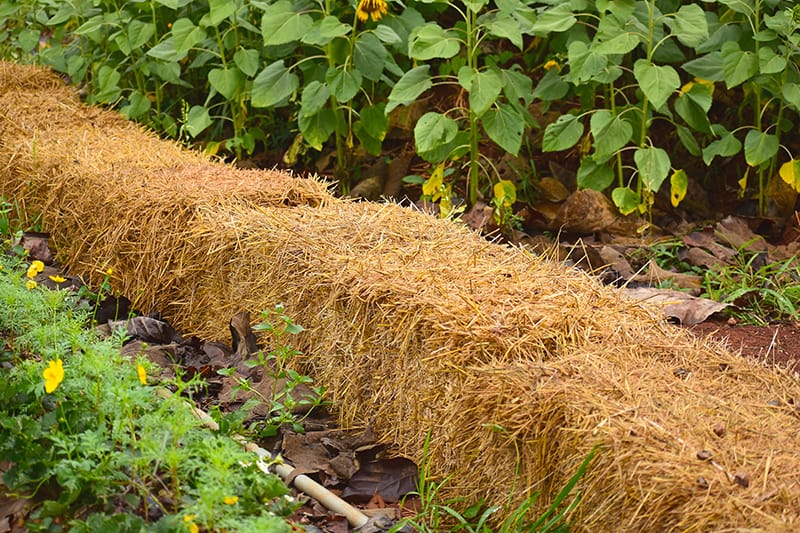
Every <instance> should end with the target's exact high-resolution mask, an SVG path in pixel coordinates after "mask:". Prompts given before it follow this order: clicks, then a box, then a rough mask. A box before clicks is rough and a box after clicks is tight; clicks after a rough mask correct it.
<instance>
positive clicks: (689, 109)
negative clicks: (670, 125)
mask: <svg viewBox="0 0 800 533" xmlns="http://www.w3.org/2000/svg"><path fill="white" fill-rule="evenodd" d="M699 85H700V84H696V85H695V86H694V87H692V89H691V90H690V91H689V92H684V93H682V94H680V95H679V96H678V98H676V99H675V111H676V112H677V113H678V115H679V116H680V117H681V118H682V119H683V120H685V121H686V123H687V124H688V125H689V126H691V127H692V128H694V129H695V131H699V132H701V133H705V134H706V135H711V122H709V120H708V115H707V114H706V110H704V109H703V108H702V107H701V106H700V104H698V103H697V102H698V99H696V98H692V97H691V91H693V90H694V89H695V87H697V86H699Z"/></svg>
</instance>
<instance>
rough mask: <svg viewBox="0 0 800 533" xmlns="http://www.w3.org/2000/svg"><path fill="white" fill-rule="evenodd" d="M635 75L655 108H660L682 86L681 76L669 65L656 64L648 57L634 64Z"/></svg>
mask: <svg viewBox="0 0 800 533" xmlns="http://www.w3.org/2000/svg"><path fill="white" fill-rule="evenodd" d="M633 76H634V77H635V78H636V81H638V82H639V87H640V88H641V89H642V92H644V94H645V96H647V98H648V99H649V100H650V103H651V104H653V107H654V108H655V109H660V108H661V106H663V105H664V104H665V103H666V102H667V99H668V98H669V97H670V95H671V94H672V93H674V92H675V91H676V90H677V89H678V87H680V86H681V78H680V76H678V73H677V72H675V69H674V68H672V67H671V66H669V65H654V64H652V63H648V62H647V60H646V59H638V60H636V63H634V64H633Z"/></svg>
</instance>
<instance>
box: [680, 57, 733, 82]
mask: <svg viewBox="0 0 800 533" xmlns="http://www.w3.org/2000/svg"><path fill="white" fill-rule="evenodd" d="M681 68H682V69H683V70H685V71H686V72H688V73H689V74H691V75H692V76H696V77H698V78H702V79H704V80H709V81H722V80H724V79H725V73H724V71H723V67H722V54H721V53H720V52H719V51H718V50H717V51H714V52H709V53H707V54H704V55H701V56H700V57H698V58H697V59H693V60H691V61H688V62H686V63H684V64H683V65H682V66H681Z"/></svg>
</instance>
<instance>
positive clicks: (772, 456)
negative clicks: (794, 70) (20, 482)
mask: <svg viewBox="0 0 800 533" xmlns="http://www.w3.org/2000/svg"><path fill="white" fill-rule="evenodd" d="M17 69H21V71H24V69H22V68H21V67H12V66H9V65H2V66H0V88H4V87H7V86H9V84H10V82H9V81H8V80H6V79H3V78H4V77H8V76H11V77H13V78H16V79H21V78H23V77H24V76H22V75H19V74H16V72H17ZM35 75H39V74H30V76H35ZM11 86H13V84H11ZM35 89H36V87H31V88H29V91H30V92H29V93H27V96H26V98H28V99H30V101H31V102H39V103H38V104H36V103H32V104H31V105H30V106H29V108H27V109H26V110H25V111H24V113H21V112H19V113H18V112H17V108H16V107H15V106H16V105H18V104H19V103H20V102H19V98H17V96H16V94H17V93H11V92H9V90H8V89H5V92H4V93H2V94H0V131H2V135H3V137H2V139H3V140H2V143H3V144H2V147H0V157H2V161H4V162H6V165H5V167H4V169H3V170H2V176H0V191H2V192H3V194H6V195H8V194H9V191H11V193H13V194H14V195H15V197H16V199H18V200H21V201H24V202H25V203H26V205H28V206H31V207H35V208H37V209H39V210H40V211H41V212H42V214H43V217H44V220H45V223H46V225H47V226H48V228H49V229H50V230H51V231H53V232H54V233H55V234H56V236H57V243H58V245H59V254H60V256H61V257H62V259H64V260H66V261H67V262H68V263H69V264H70V266H71V268H73V269H74V270H75V271H76V272H79V273H81V274H83V275H88V276H90V277H91V276H97V273H101V274H102V272H103V271H104V269H105V268H107V267H108V266H113V267H114V268H115V270H118V271H119V272H120V277H119V279H115V280H114V281H115V287H116V288H118V289H119V290H120V291H122V292H123V293H125V294H127V295H133V296H135V297H136V298H137V303H138V304H139V306H140V307H141V308H143V309H144V310H149V309H148V306H152V307H153V308H158V309H161V310H163V311H164V312H165V315H166V316H167V317H168V318H169V319H170V320H173V321H174V322H175V323H176V324H177V325H178V326H179V327H181V328H183V329H187V330H189V331H191V332H196V333H198V334H202V335H205V336H207V337H210V338H216V339H224V338H225V337H227V330H226V327H227V326H226V321H225V320H224V318H225V317H229V316H231V315H232V314H233V313H235V312H236V311H239V310H241V309H243V308H244V309H247V310H249V311H251V312H254V313H258V312H260V311H261V310H263V309H267V308H271V307H272V306H273V305H274V304H275V303H278V302H283V303H285V304H286V305H287V308H288V311H289V313H290V314H291V315H292V316H293V317H295V318H296V320H297V321H298V322H299V323H301V324H302V325H303V326H305V327H306V328H307V329H306V331H305V332H304V334H303V336H302V339H301V343H302V348H303V349H304V350H305V354H306V355H304V356H303V358H302V364H303V366H304V368H305V369H306V370H307V371H308V372H310V373H311V374H312V375H313V376H314V377H315V379H316V381H317V382H318V383H320V384H324V385H325V386H327V387H328V389H329V391H330V399H331V400H332V401H333V403H334V405H335V406H336V408H337V411H338V415H339V417H340V419H341V421H342V423H344V424H345V425H348V426H361V425H371V426H372V427H373V428H374V429H375V431H376V432H377V434H378V435H380V437H381V438H382V439H383V440H385V441H387V442H392V443H394V444H396V445H397V448H398V450H397V451H398V453H401V454H404V455H407V456H409V457H411V458H412V459H414V460H416V461H422V460H423V457H422V456H421V454H422V443H423V441H424V439H425V437H426V435H427V434H430V438H431V443H430V450H429V457H428V460H429V462H430V468H431V472H432V475H433V476H434V477H436V478H438V479H443V478H444V477H446V476H451V478H450V480H449V481H448V483H447V485H445V489H444V490H445V492H444V495H446V496H460V497H464V498H466V499H467V500H471V499H475V498H478V497H485V498H487V500H488V501H490V502H492V503H502V502H504V501H507V499H510V500H511V501H513V502H517V503H518V502H520V501H521V500H522V499H523V498H524V497H525V496H526V495H528V494H530V493H532V492H534V491H541V492H542V494H543V496H542V498H541V502H540V506H539V507H538V509H539V510H541V508H542V506H545V505H547V503H549V502H548V498H549V497H550V496H551V495H552V494H553V493H554V492H555V491H557V490H558V489H559V488H560V487H561V486H563V484H564V483H565V481H566V480H567V479H568V478H569V477H570V476H571V475H572V473H573V472H574V471H575V469H576V468H577V466H578V465H579V464H580V462H581V461H582V460H583V458H584V457H586V455H587V454H588V453H589V451H590V450H591V449H592V448H593V447H594V446H596V445H599V446H601V448H602V450H601V452H600V454H599V455H598V456H597V457H596V458H595V460H594V461H593V463H592V465H591V467H590V469H589V471H588V473H587V475H586V477H585V478H584V480H583V481H582V483H581V484H580V487H581V490H582V492H583V502H582V504H581V506H580V507H579V508H578V509H577V510H576V511H574V512H573V514H572V518H573V520H575V521H576V524H577V526H578V529H579V530H585V531H631V530H645V531H670V530H687V531H710V530H714V531H724V530H740V531H741V530H761V531H792V530H797V529H798V528H799V527H800V486H799V483H800V455H798V450H800V432H798V431H797V428H798V410H797V407H796V402H798V401H800V384H799V383H798V381H797V379H796V377H795V376H791V375H787V374H786V373H784V372H781V371H778V370H775V369H771V368H767V367H765V366H764V365H761V364H759V363H758V362H754V361H750V360H745V359H741V358H739V357H736V356H735V355H734V354H731V353H729V352H728V351H726V350H725V349H724V348H723V347H721V346H719V345H717V344H714V343H712V342H710V341H701V340H696V339H694V338H693V337H692V336H691V334H689V333H687V332H684V331H682V330H679V329H677V328H673V327H672V326H670V325H668V324H666V323H664V321H663V320H662V319H661V318H660V316H659V315H658V314H657V313H655V312H654V311H653V310H651V309H648V308H645V307H642V306H640V305H639V304H635V303H632V302H630V301H628V300H625V299H624V298H623V297H622V296H621V295H620V294H619V292H618V291H617V290H615V289H613V288H609V287H605V286H602V285H601V284H599V283H598V282H597V281H596V280H594V279H593V278H590V277H589V276H587V275H585V274H583V273H581V272H578V271H575V270H572V269H570V268H568V267H566V266H564V265H561V264H557V263H554V262H550V261H546V260H544V259H542V258H540V257H533V256H531V255H530V254H528V253H526V252H524V251H522V250H518V249H511V248H508V247H503V246H499V245H496V244H491V243H488V242H486V241H485V240H484V239H482V238H480V237H479V236H477V235H475V234H473V233H471V232H469V231H467V230H465V229H463V228H460V227H458V226H456V225H453V224H449V223H446V222H443V221H439V220H435V219H432V218H430V217H428V216H425V215H423V214H420V213H417V212H414V211H411V210H409V209H406V208H402V207H400V206H397V205H393V204H386V205H376V204H366V203H363V204H361V203H353V202H347V201H341V200H337V199H335V198H332V197H331V196H329V195H328V194H327V193H326V191H325V187H324V184H321V183H319V182H316V181H309V180H297V179H293V178H290V177H288V176H286V175H284V174H281V173H278V172H250V173H248V172H243V171H237V170H234V169H229V168H227V167H224V166H222V165H219V164H216V163H212V162H208V161H206V160H204V159H202V158H201V157H200V156H197V155H196V154H191V153H188V152H185V151H184V150H182V149H180V148H179V147H177V146H176V145H174V144H172V143H166V142H160V141H156V140H155V138H154V137H153V136H152V135H149V134H147V133H143V132H142V131H141V130H139V129H138V128H134V127H132V126H130V125H128V124H127V123H124V122H122V121H120V120H119V119H116V118H113V117H111V116H110V115H111V114H108V113H106V112H101V111H98V110H88V109H86V108H83V107H82V106H79V105H78V104H77V103H76V102H75V101H73V100H69V99H68V98H66V96H65V95H63V94H60V95H59V96H57V100H59V105H66V106H67V107H68V108H69V110H70V111H69V113H65V114H63V115H62V114H60V113H58V112H52V111H48V110H51V109H53V108H54V107H56V105H55V103H54V102H53V101H52V100H50V99H49V94H50V89H49V88H48V89H47V90H45V91H38V92H37V91H36V90H35ZM26 90H28V89H26ZM52 90H53V91H54V92H55V93H57V92H58V91H59V90H60V89H59V88H58V87H56V86H54V87H52ZM20 113H21V114H20ZM27 113H30V114H37V113H38V114H47V113H49V117H48V118H47V120H45V119H42V118H41V117H37V118H30V119H27V118H26V117H25V116H23V115H25V114H27ZM107 115H108V116H107ZM88 116H92V117H96V120H97V123H103V124H105V125H104V126H103V127H96V126H94V125H92V124H87V123H86V120H88V119H86V118H85V117H88ZM9 117H14V118H13V119H9ZM63 117H67V118H63ZM98 117H99V118H98ZM62 119H63V122H62V123H59V120H62ZM93 120H94V119H93ZM29 125H35V126H29ZM34 137H35V138H36V139H37V143H36V146H37V148H36V153H35V156H34V155H32V153H31V151H32V150H31V148H32V146H31V139H32V138H34ZM130 146H146V147H147V149H146V150H145V151H144V152H143V153H140V154H137V153H136V152H137V150H133V149H130ZM76 161H77V163H76ZM99 205H101V206H102V209H98V206H99ZM722 426H724V427H725V432H724V434H723V433H722V432H720V431H719V430H718V429H717V432H716V433H715V431H714V429H715V428H718V427H722ZM717 433H720V435H718V434H717ZM703 450H705V451H707V452H708V453H710V454H711V460H701V459H699V458H698V452H700V451H703ZM737 475H738V476H739V478H738V479H740V480H742V479H745V476H746V477H747V479H748V481H749V482H748V483H743V482H742V483H741V484H737V483H736V481H735V477H736V476H737ZM743 484H747V485H748V486H747V487H745V486H743Z"/></svg>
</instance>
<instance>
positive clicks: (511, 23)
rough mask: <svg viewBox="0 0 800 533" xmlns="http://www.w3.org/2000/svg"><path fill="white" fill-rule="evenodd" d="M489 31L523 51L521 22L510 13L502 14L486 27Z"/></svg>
mask: <svg viewBox="0 0 800 533" xmlns="http://www.w3.org/2000/svg"><path fill="white" fill-rule="evenodd" d="M486 29H487V31H488V32H489V33H490V34H491V35H494V36H495V37H499V38H501V39H508V41H509V42H510V43H511V44H513V45H514V46H516V47H517V48H518V49H519V50H522V29H521V28H520V25H519V22H518V21H517V19H515V18H514V17H513V16H512V15H511V14H509V13H503V12H500V13H498V14H497V16H496V17H495V18H494V20H492V21H491V22H489V23H488V24H487V25H486Z"/></svg>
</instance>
